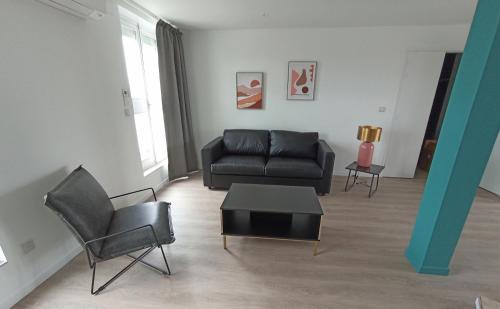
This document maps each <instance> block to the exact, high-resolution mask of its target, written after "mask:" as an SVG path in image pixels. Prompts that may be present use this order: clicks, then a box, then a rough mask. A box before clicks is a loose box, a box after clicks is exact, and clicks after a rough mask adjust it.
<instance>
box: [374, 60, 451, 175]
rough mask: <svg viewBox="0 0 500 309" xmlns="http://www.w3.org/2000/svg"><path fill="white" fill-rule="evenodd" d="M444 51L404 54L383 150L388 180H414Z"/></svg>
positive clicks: (385, 172) (385, 173)
mask: <svg viewBox="0 0 500 309" xmlns="http://www.w3.org/2000/svg"><path fill="white" fill-rule="evenodd" d="M444 56H445V52H443V51H432V52H429V51H426V52H420V51H419V52H408V53H407V57H406V64H405V68H404V71H403V78H402V79H401V83H400V86H399V92H398V100H397V101H396V108H395V110H394V116H393V120H392V123H391V129H392V130H391V135H390V136H389V137H388V138H389V141H390V143H389V146H388V149H387V160H386V162H388V163H387V168H386V169H385V170H384V175H385V176H389V177H391V176H392V177H404V178H413V177H415V170H416V167H417V161H418V157H419V155H420V148H421V147H422V140H423V139H424V136H425V130H426V128H427V121H428V119H429V115H430V113H431V108H432V103H433V102H434V96H435V94H436V88H437V85H438V82H439V76H440V75H441V68H442V66H443V61H444Z"/></svg>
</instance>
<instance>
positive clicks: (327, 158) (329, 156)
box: [316, 139, 335, 177]
mask: <svg viewBox="0 0 500 309" xmlns="http://www.w3.org/2000/svg"><path fill="white" fill-rule="evenodd" d="M316 161H317V162H318V164H319V166H320V167H321V168H322V169H323V177H325V176H328V177H331V176H332V173H333V163H334V161H335V153H334V152H333V150H332V148H330V146H329V145H328V144H327V143H326V142H325V141H324V140H322V139H320V140H319V141H318V157H317V159H316Z"/></svg>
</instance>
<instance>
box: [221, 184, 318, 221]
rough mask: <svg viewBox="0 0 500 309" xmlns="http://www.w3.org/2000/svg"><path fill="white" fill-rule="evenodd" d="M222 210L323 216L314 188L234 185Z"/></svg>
mask: <svg viewBox="0 0 500 309" xmlns="http://www.w3.org/2000/svg"><path fill="white" fill-rule="evenodd" d="M220 208H221V209H222V210H250V211H262V212H278V213H304V214H314V215H322V214H323V209H322V208H321V204H320V203H319V200H318V196H317V195H316V191H315V190H314V188H312V187H295V186H276V185H256V184H241V183H233V184H232V185H231V188H229V192H228V193H227V195H226V198H225V199H224V202H223V203H222V206H221V207H220Z"/></svg>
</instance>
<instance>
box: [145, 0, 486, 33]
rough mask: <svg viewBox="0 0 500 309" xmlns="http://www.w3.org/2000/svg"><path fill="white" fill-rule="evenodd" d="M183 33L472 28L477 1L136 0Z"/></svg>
mask: <svg viewBox="0 0 500 309" xmlns="http://www.w3.org/2000/svg"><path fill="white" fill-rule="evenodd" d="M135 2H137V3H138V4H140V5H142V6H143V7H145V8H147V9H148V10H150V11H152V12H153V13H155V14H157V15H158V16H160V17H162V18H164V19H166V20H168V21H170V22H172V23H174V24H175V25H177V26H178V27H180V28H184V29H244V28H284V27H362V26H401V25H408V26H414V25H451V24H465V23H470V22H471V20H472V16H473V14H474V8H475V6H476V3H477V0H245V1H244V0H135Z"/></svg>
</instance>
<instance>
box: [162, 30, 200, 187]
mask: <svg viewBox="0 0 500 309" xmlns="http://www.w3.org/2000/svg"><path fill="white" fill-rule="evenodd" d="M156 41H157V44H158V65H159V68H160V85H161V96H162V104H163V119H164V120H165V131H166V136H167V149H168V178H169V179H171V180H172V179H176V178H179V177H183V176H186V175H187V174H188V173H189V172H193V171H196V170H197V169H198V163H197V156H196V150H195V147H194V139H193V126H192V120H191V109H190V107H189V95H188V87H187V78H186V66H185V63H184V48H183V46H182V33H181V32H180V31H179V30H177V29H175V28H174V27H172V26H171V25H169V24H167V23H166V22H164V21H162V20H160V21H159V22H158V23H157V24H156Z"/></svg>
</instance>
